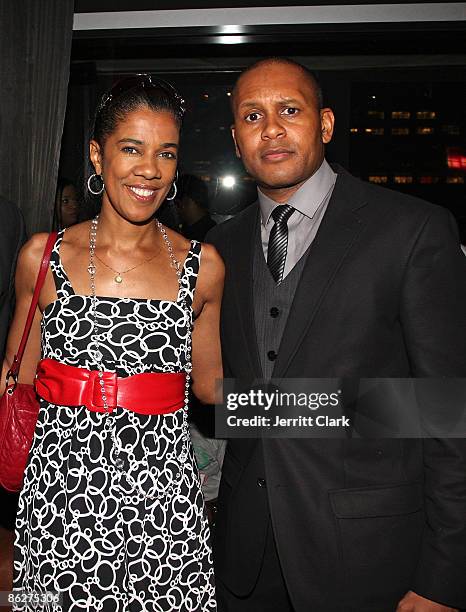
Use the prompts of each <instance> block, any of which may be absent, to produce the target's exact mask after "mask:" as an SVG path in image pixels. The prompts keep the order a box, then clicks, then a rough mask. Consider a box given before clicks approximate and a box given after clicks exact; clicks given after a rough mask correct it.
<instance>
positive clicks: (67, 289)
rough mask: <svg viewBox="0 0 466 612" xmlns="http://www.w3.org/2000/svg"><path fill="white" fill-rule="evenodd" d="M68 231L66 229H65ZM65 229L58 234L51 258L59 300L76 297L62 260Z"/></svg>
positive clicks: (51, 267)
mask: <svg viewBox="0 0 466 612" xmlns="http://www.w3.org/2000/svg"><path fill="white" fill-rule="evenodd" d="M65 229H66V228H65ZM65 229H62V230H60V231H59V232H58V236H57V239H56V241H55V245H54V247H53V249H52V255H51V256H50V269H51V270H52V275H53V280H54V282H55V289H56V291H57V298H58V299H61V298H64V297H69V296H70V295H74V291H73V287H72V286H71V283H70V281H69V280H68V277H67V275H66V272H65V268H64V267H63V264H62V262H61V258H60V245H61V243H62V240H63V235H64V233H65Z"/></svg>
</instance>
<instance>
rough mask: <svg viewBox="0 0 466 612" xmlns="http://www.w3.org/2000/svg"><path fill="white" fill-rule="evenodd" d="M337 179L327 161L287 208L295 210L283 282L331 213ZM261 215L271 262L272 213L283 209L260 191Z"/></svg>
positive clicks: (264, 248)
mask: <svg viewBox="0 0 466 612" xmlns="http://www.w3.org/2000/svg"><path fill="white" fill-rule="evenodd" d="M336 179H337V175H336V174H335V172H334V171H333V170H332V168H331V167H330V166H329V164H328V163H327V161H326V160H325V159H324V161H323V162H322V165H321V166H320V168H319V169H318V170H317V171H316V172H314V174H313V175H312V176H311V177H310V178H308V179H307V181H306V182H305V183H304V184H303V185H302V186H301V187H300V188H299V189H298V191H297V192H296V193H294V194H293V195H292V196H291V198H290V199H289V201H288V202H286V203H287V204H289V205H290V206H292V207H293V208H295V209H296V210H295V212H294V213H293V214H292V215H291V217H290V219H289V220H288V248H287V253H286V261H285V271H284V273H283V278H285V277H286V275H287V274H289V273H290V271H291V270H292V269H293V268H294V266H295V265H296V264H297V262H298V261H299V260H300V259H301V257H302V256H303V255H304V253H305V252H306V251H307V249H308V248H309V246H310V245H311V243H312V241H313V240H314V238H315V236H316V234H317V230H318V229H319V226H320V223H321V221H322V219H323V216H324V214H325V211H326V210H327V206H328V203H329V201H330V197H331V195H332V192H333V188H334V186H335V181H336ZM257 192H258V198H259V206H260V211H261V238H262V249H263V251H264V257H265V260H266V261H267V250H268V245H269V237H270V231H271V229H272V227H273V225H274V221H273V218H272V210H273V209H274V208H275V207H276V206H280V204H278V203H277V202H275V201H274V200H272V199H271V198H269V197H267V196H266V195H264V194H263V193H262V191H261V190H260V189H258V190H257Z"/></svg>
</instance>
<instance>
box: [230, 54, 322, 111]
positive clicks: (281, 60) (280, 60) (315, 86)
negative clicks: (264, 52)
mask: <svg viewBox="0 0 466 612" xmlns="http://www.w3.org/2000/svg"><path fill="white" fill-rule="evenodd" d="M267 64H286V65H288V66H294V67H295V68H298V70H300V71H301V72H302V73H303V75H304V77H305V78H306V79H307V80H308V82H309V84H310V85H311V87H312V90H313V91H314V94H315V97H316V100H317V104H318V107H319V110H320V109H321V108H323V106H324V95H323V92H322V87H321V85H320V83H319V80H318V78H317V76H316V75H315V73H314V72H312V70H309V68H306V66H303V65H302V64H300V63H299V62H296V61H295V60H293V59H291V58H289V57H266V58H263V59H260V60H258V61H257V62H254V63H253V64H251V65H250V66H247V68H245V69H244V70H243V72H242V73H241V74H240V75H239V77H238V78H237V80H236V83H235V85H234V87H233V91H232V94H231V104H232V108H233V110H234V101H235V96H236V90H237V87H238V83H239V82H240V80H241V78H242V77H243V76H244V75H245V74H248V72H251V71H252V70H255V69H256V68H260V67H261V66H266V65H267Z"/></svg>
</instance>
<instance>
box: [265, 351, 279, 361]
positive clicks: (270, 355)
mask: <svg viewBox="0 0 466 612" xmlns="http://www.w3.org/2000/svg"><path fill="white" fill-rule="evenodd" d="M267 357H268V358H269V360H270V361H275V359H276V358H277V353H276V352H275V351H269V352H268V353H267Z"/></svg>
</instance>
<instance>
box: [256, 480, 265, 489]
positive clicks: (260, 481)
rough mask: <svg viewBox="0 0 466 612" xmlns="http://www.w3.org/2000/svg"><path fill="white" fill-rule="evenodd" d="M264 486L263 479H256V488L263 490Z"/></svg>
mask: <svg viewBox="0 0 466 612" xmlns="http://www.w3.org/2000/svg"><path fill="white" fill-rule="evenodd" d="M265 485H266V482H265V478H258V479H257V486H258V487H260V488H261V489H262V488H264V487H265Z"/></svg>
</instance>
